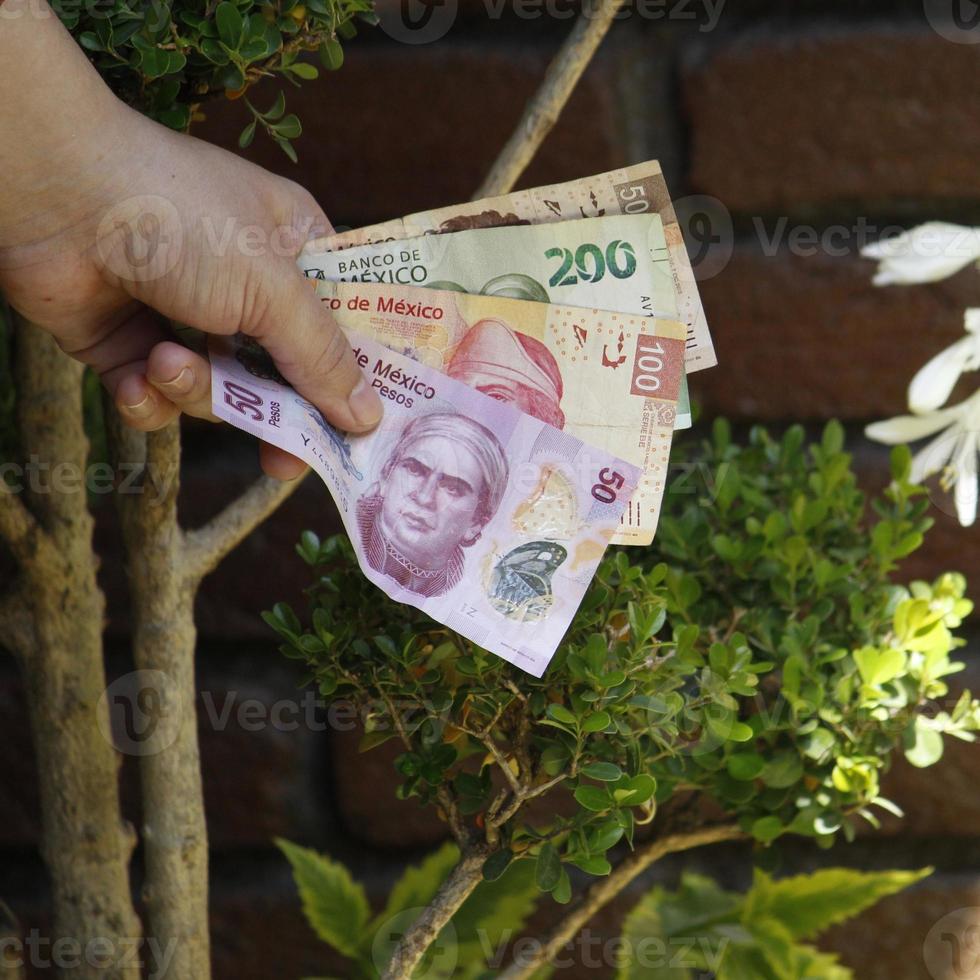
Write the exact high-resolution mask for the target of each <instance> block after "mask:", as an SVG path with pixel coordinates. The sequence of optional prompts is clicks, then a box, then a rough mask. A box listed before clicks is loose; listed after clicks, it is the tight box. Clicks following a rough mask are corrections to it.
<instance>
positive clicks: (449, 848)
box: [371, 843, 459, 932]
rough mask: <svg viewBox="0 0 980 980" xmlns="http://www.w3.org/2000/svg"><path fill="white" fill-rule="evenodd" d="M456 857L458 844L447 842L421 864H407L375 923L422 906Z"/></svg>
mask: <svg viewBox="0 0 980 980" xmlns="http://www.w3.org/2000/svg"><path fill="white" fill-rule="evenodd" d="M458 861H459V848H458V847H457V846H456V845H455V844H452V843H447V844H443V846H442V847H440V848H439V850H437V851H434V852H433V853H432V854H430V855H429V856H428V857H427V858H425V860H424V861H423V862H422V863H421V864H419V865H415V866H412V867H409V868H406V870H405V872H404V874H402V876H401V878H399V879H398V881H397V882H395V886H394V888H392V890H391V894H390V895H389V896H388V901H387V903H386V904H385V907H384V911H383V912H382V913H381V914H380V915H379V916H378V917H377V919H376V920H375V923H376V924H377V925H379V926H380V924H381V923H383V922H385V921H386V920H387V919H391V918H393V917H394V916H396V915H397V914H398V913H399V912H404V911H405V910H406V909H416V908H424V907H425V906H426V905H428V904H429V903H430V902H431V901H432V899H433V898H434V897H435V894H436V892H437V891H438V890H439V886H440V885H441V884H442V883H443V881H445V880H446V878H447V877H448V876H449V873H450V871H452V870H453V868H454V867H456V864H457V863H458ZM371 931H372V932H373V931H374V929H373V928H372V930H371Z"/></svg>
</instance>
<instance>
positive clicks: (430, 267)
mask: <svg viewBox="0 0 980 980" xmlns="http://www.w3.org/2000/svg"><path fill="white" fill-rule="evenodd" d="M299 262H300V267H301V268H302V270H303V271H304V273H305V274H306V275H307V276H308V277H309V278H310V279H313V280H316V281H328V282H369V283H387V284H390V285H408V286H424V287H426V288H429V289H442V290H453V291H456V292H462V293H480V294H482V295H486V296H501V297H506V298H512V299H524V300H529V301H532V302H537V303H555V304H560V305H563V306H578V307H583V308H585V309H595V310H610V311H612V312H615V313H629V314H632V315H634V316H643V317H652V316H662V317H666V318H668V319H670V318H671V312H670V311H672V310H675V309H676V300H675V294H674V285H673V279H672V274H671V268H670V261H669V259H668V257H667V246H666V240H665V238H664V232H663V224H662V222H661V219H660V216H659V215H657V214H644V215H610V216H607V217H603V218H586V219H582V220H579V221H566V222H561V223H558V224H550V225H523V226H503V227H499V228H481V229H476V230H473V231H460V232H458V233H457V234H453V235H423V236H421V237H419V238H409V239H405V240H403V241H387V242H377V243H374V244H371V245H360V246H355V247H351V248H349V249H345V250H343V251H340V252H314V251H310V250H306V251H304V252H303V253H302V254H301V256H300V259H299ZM686 394H687V393H686V387H682V394H681V407H680V411H679V413H678V414H679V415H681V416H682V417H681V418H679V419H676V418H675V427H676V428H683V427H686V426H687V425H689V424H690V405H689V402H688V401H687V398H686Z"/></svg>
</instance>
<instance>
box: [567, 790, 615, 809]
mask: <svg viewBox="0 0 980 980" xmlns="http://www.w3.org/2000/svg"><path fill="white" fill-rule="evenodd" d="M573 795H574V796H575V799H576V801H577V802H578V804H579V806H583V807H585V809H586V810H592V811H593V812H595V813H601V812H602V811H603V810H608V809H609V808H610V807H611V806H612V800H610V799H609V793H608V792H607V791H606V790H604V789H600V788H599V787H598V786H578V787H576V789H575V793H574V794H573Z"/></svg>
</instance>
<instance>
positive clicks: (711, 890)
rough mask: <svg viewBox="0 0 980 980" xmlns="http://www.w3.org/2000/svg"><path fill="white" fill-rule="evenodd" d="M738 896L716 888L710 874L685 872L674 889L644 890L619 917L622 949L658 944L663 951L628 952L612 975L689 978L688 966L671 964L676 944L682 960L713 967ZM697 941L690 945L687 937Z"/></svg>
mask: <svg viewBox="0 0 980 980" xmlns="http://www.w3.org/2000/svg"><path fill="white" fill-rule="evenodd" d="M741 904H742V900H741V897H740V896H738V895H733V894H730V893H728V892H725V891H722V890H721V889H720V888H719V887H718V885H717V884H716V883H715V882H714V881H712V880H711V879H710V878H706V877H704V876H702V875H695V874H685V875H684V876H683V877H682V879H681V885H680V888H679V889H678V890H677V892H676V893H672V892H668V891H666V890H665V889H664V888H661V887H660V886H658V887H656V888H654V889H652V890H651V891H649V892H648V893H647V894H646V895H645V896H644V897H643V898H642V899H640V901H639V903H638V904H637V905H636V906H635V907H634V909H633V911H632V912H630V913H629V915H628V916H627V917H626V920H625V922H624V923H623V930H622V931H623V938H624V940H626V943H625V949H626V950H627V951H629V950H638V949H644V948H646V949H657V950H660V949H662V950H663V951H664V955H663V957H650V958H649V959H648V958H647V957H644V958H643V960H640V959H639V958H637V959H636V960H631V958H630V956H629V954H628V952H627V953H625V954H624V955H623V956H622V957H621V960H620V963H619V964H618V970H617V973H616V978H617V980H691V977H692V974H691V971H690V969H688V968H687V967H686V966H685V967H683V968H682V967H677V966H671V962H672V960H673V959H674V955H675V953H676V952H678V951H679V950H680V948H681V943H683V948H684V949H685V950H687V951H688V957H689V959H688V960H687V962H692V961H693V962H695V963H696V964H697V967H696V968H697V970H698V973H699V975H701V971H708V970H713V969H714V968H715V966H716V965H717V959H718V958H720V955H721V952H722V951H723V950H724V949H725V948H726V947H727V946H728V945H729V944H730V943H731V934H732V933H731V930H733V929H736V930H737V929H738V928H739V925H738V923H739V910H740V908H741ZM695 939H697V942H696V943H694V944H693V945H692V940H695Z"/></svg>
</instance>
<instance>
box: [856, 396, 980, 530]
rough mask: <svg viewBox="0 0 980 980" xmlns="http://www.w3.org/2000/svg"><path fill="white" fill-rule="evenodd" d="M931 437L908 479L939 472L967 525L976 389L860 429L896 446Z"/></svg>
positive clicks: (979, 442) (979, 427) (979, 438)
mask: <svg viewBox="0 0 980 980" xmlns="http://www.w3.org/2000/svg"><path fill="white" fill-rule="evenodd" d="M941 430H945V431H942V432H941V435H939V436H937V437H936V438H935V439H933V440H932V442H930V443H929V444H928V445H927V446H926V447H925V448H924V449H921V450H919V452H918V453H916V454H915V456H914V457H913V458H912V472H911V473H910V475H909V479H910V480H911V481H912V482H913V483H921V482H922V481H923V480H924V479H925V478H926V477H927V476H930V475H931V474H933V473H939V472H941V473H942V475H941V477H940V481H939V482H940V486H941V487H942V488H943V490H945V491H947V492H948V491H949V490H950V489H952V490H953V499H954V501H955V503H956V516H957V517H958V518H959V522H960V524H962V525H963V526H964V527H969V526H970V525H971V524H973V522H974V521H975V520H976V518H977V454H978V453H980V391H976V392H974V393H973V394H972V395H971V396H970V397H969V398H968V399H967V400H966V401H964V402H960V403H959V404H958V405H952V406H950V407H949V408H941V409H937V410H936V411H934V412H928V413H926V414H923V415H899V416H898V417H897V418H893V419H888V420H887V421H885V422H875V423H873V424H872V425H869V426H868V427H867V428H866V429H865V430H864V431H865V434H866V435H867V436H868V438H869V439H874V440H875V441H877V442H884V443H887V444H888V445H897V444H899V443H905V442H915V441H917V440H918V439H924V438H925V437H926V436H930V435H933V434H934V433H936V432H940V431H941Z"/></svg>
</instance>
